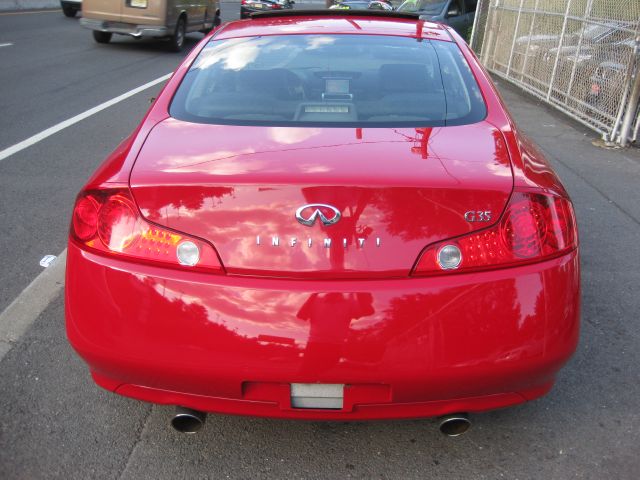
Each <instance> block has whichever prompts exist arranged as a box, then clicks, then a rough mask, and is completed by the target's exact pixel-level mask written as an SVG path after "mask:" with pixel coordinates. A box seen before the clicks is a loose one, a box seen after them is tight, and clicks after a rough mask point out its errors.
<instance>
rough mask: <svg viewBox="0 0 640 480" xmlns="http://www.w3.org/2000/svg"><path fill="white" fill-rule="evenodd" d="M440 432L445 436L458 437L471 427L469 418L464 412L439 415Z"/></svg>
mask: <svg viewBox="0 0 640 480" xmlns="http://www.w3.org/2000/svg"><path fill="white" fill-rule="evenodd" d="M438 426H439V428H440V432H441V433H442V434H443V435H446V436H447V437H458V436H460V435H462V434H463V433H465V432H466V431H467V430H469V428H471V420H469V415H467V414H466V413H453V414H451V415H445V416H443V417H440V423H439V425H438Z"/></svg>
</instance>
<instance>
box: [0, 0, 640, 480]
mask: <svg viewBox="0 0 640 480" xmlns="http://www.w3.org/2000/svg"><path fill="white" fill-rule="evenodd" d="M313 6H316V7H318V6H320V4H315V5H314V4H306V3H305V4H304V5H298V6H297V7H298V8H310V7H313ZM222 8H223V20H225V21H228V20H231V19H235V18H237V17H238V10H239V4H238V3H237V2H229V3H223V4H222ZM201 37H202V36H201V35H200V34H192V35H190V36H189V44H188V45H187V46H188V47H192V46H193V45H195V43H196V42H197V41H198V40H199V39H200V38H201ZM114 38H115V37H114ZM3 43H11V44H12V45H9V46H6V47H2V48H0V65H2V67H1V68H0V84H1V85H3V88H2V89H1V90H0V112H2V115H1V116H0V151H3V150H4V149H7V148H9V147H11V146H13V145H16V144H18V143H19V142H22V141H23V140H25V139H26V138H29V137H31V136H33V135H37V134H38V133H39V132H42V131H43V130H45V129H47V128H49V127H51V126H53V125H56V124H59V123H60V122H63V121H64V120H67V119H69V118H72V117H74V116H76V115H78V114H80V113H82V112H85V111H87V110H88V109H90V108H92V107H95V106H96V105H99V104H102V103H103V102H106V101H108V100H110V99H113V98H115V97H118V96H119V95H122V94H124V93H126V92H129V91H131V90H132V89H135V88H136V87H139V86H140V85H143V84H146V83H147V82H150V81H153V80H155V79H158V78H160V77H161V76H163V75H165V74H167V73H169V72H170V71H171V70H172V69H173V68H175V66H176V65H177V64H178V62H179V61H180V60H181V58H182V56H183V54H174V53H168V52H167V51H166V49H165V47H164V46H163V45H162V44H161V43H157V42H153V41H150V40H141V41H136V40H132V39H126V38H124V37H120V38H115V40H114V41H113V43H112V44H109V45H97V44H95V43H94V42H93V40H92V38H91V35H90V32H89V31H87V30H84V29H82V28H80V27H79V25H78V22H77V19H68V18H65V17H63V15H62V13H61V12H59V11H56V12H49V13H38V14H25V15H11V16H9V15H1V14H0V44H3ZM160 87H161V84H158V85H156V86H154V87H151V88H148V89H146V90H144V91H142V92H140V93H138V94H135V95H132V96H130V97H129V98H127V99H126V100H123V101H121V102H119V103H117V104H115V105H113V106H110V107H108V108H105V109H103V110H101V111H100V112H98V113H96V114H94V115H91V116H89V117H88V118H86V119H84V120H81V121H78V122H77V123H74V124H73V125H71V126H69V127H67V128H64V129H62V130H60V131H59V132H57V133H55V134H53V135H51V136H49V137H47V138H44V139H43V140H42V141H39V142H37V143H35V144H33V145H31V146H29V147H27V148H24V149H22V150H20V151H19V152H17V153H15V154H12V155H10V156H8V157H6V158H4V159H3V160H0V221H1V224H2V229H0V247H1V248H2V268H0V312H2V311H3V310H4V309H5V308H6V307H7V306H8V305H10V304H11V302H12V301H14V299H15V298H16V297H18V296H19V295H20V294H21V292H23V291H24V289H25V288H26V287H27V286H28V285H29V283H30V282H31V281H32V280H33V279H34V278H36V277H37V275H38V274H40V272H41V271H42V267H40V266H39V265H38V262H39V260H40V258H41V257H42V256H44V255H45V254H55V255H57V254H59V253H60V252H62V251H63V250H64V248H65V240H66V232H67V228H68V220H69V214H70V208H71V206H72V202H73V199H74V196H75V194H76V193H77V191H78V190H79V189H80V187H81V186H82V184H83V183H84V181H85V180H86V179H87V177H88V176H89V175H90V173H91V172H92V171H93V170H94V169H95V167H96V166H97V165H98V164H99V163H100V162H101V160H102V159H103V158H104V157H105V156H106V155H107V154H108V153H109V152H110V150H112V149H113V148H114V147H115V146H116V145H117V144H118V143H119V142H120V141H121V140H122V139H123V138H124V137H125V136H126V135H127V134H128V133H129V132H130V131H131V130H132V129H133V128H134V126H135V125H136V124H137V122H138V121H139V120H140V119H141V118H142V116H143V115H144V112H145V111H146V108H147V107H148V105H149V99H150V98H151V97H153V96H154V95H155V94H156V92H157V91H158V90H159V88H160ZM499 88H500V90H501V93H502V95H503V97H504V99H505V101H506V103H507V105H508V107H509V108H510V110H511V112H512V113H513V115H514V117H515V119H516V121H517V122H518V123H519V125H520V127H521V128H522V129H523V130H524V131H525V132H526V133H527V134H528V135H530V136H531V137H532V138H533V139H534V140H535V141H536V142H537V143H538V144H539V145H540V147H541V148H542V150H543V151H545V152H546V153H547V155H548V158H549V159H550V161H551V162H552V163H553V165H554V167H555V169H556V171H557V172H558V174H559V175H560V176H561V178H562V180H563V181H564V183H565V185H566V186H567V188H568V190H569V193H570V194H571V196H572V198H573V201H574V203H575V206H576V211H577V216H578V222H579V226H580V241H581V253H582V279H583V292H582V296H583V311H582V321H583V323H582V332H581V342H580V346H579V349H578V352H577V353H576V355H575V356H574V358H573V359H572V361H571V362H570V363H569V365H568V366H567V367H566V368H565V369H564V370H563V371H562V373H561V375H560V377H559V379H558V383H557V385H556V387H555V388H554V389H553V391H552V392H551V393H550V394H549V395H548V396H546V397H544V398H542V399H540V400H537V401H535V402H531V403H529V404H526V405H522V406H519V407H516V408H511V409H507V410H501V411H495V412H491V413H486V414H480V415H475V416H473V421H474V425H473V428H472V430H470V432H469V433H468V434H466V435H464V436H462V437H458V438H447V437H443V436H442V435H441V434H440V433H439V432H438V430H437V428H436V424H435V422H434V421H433V420H428V419H427V420H411V421H385V422H379V421H376V422H355V423H341V422H295V421H283V420H269V419H255V418H244V417H232V416H216V415H210V416H209V418H208V420H207V424H206V425H205V428H204V429H203V430H202V431H201V432H200V433H199V434H197V435H194V436H185V435H180V434H178V433H176V432H175V431H173V430H172V429H171V428H170V426H169V420H170V418H171V414H172V412H173V409H172V408H170V407H162V406H151V405H149V404H144V403H140V402H136V401H133V400H129V399H126V398H122V397H119V396H116V395H113V394H110V393H108V392H105V391H103V390H101V389H99V388H98V387H97V386H95V385H94V384H93V382H92V381H91V379H90V377H89V374H88V371H87V369H86V367H85V365H84V364H83V363H82V361H81V360H80V359H79V358H78V357H77V355H76V354H75V353H74V352H73V351H72V350H71V348H70V346H69V345H68V343H67V341H66V338H65V333H64V306H63V298H62V295H61V293H57V294H56V295H55V296H54V299H53V301H51V302H50V303H49V304H48V306H46V308H45V309H44V311H42V313H40V314H39V315H38V316H37V318H36V320H35V321H34V322H33V324H32V325H31V326H30V328H29V329H28V330H27V332H26V334H25V335H24V336H23V337H21V338H20V339H18V340H16V341H14V342H12V343H11V344H10V345H9V347H10V350H8V353H6V355H5V356H4V358H2V360H1V361H0V386H1V387H0V478H3V479H13V478H28V479H31V478H82V479H85V478H123V479H124V478H158V479H160V478H216V479H219V478H421V479H425V478H447V479H458V478H460V479H496V478H507V479H573V478H576V479H602V478H612V479H630V480H631V479H637V478H638V473H637V472H638V471H639V470H640V456H639V455H638V445H639V444H640V413H639V412H638V410H639V409H638V406H639V404H640V401H639V400H638V399H639V398H640V381H639V380H640V379H639V375H638V365H640V333H639V332H640V316H639V315H638V312H640V299H639V297H638V295H637V290H638V285H640V242H639V241H638V239H640V189H638V185H639V184H640V154H639V152H638V150H637V149H629V150H624V151H620V150H604V149H600V148H597V147H594V146H593V145H592V144H591V140H592V139H594V138H595V136H594V135H593V134H592V133H591V132H589V131H587V130H584V129H583V128H582V127H580V126H577V125H575V124H573V123H571V122H570V121H568V120H567V119H566V118H565V117H563V116H561V115H560V114H557V113H554V112H551V111H550V110H548V109H547V108H545V107H544V106H542V105H540V104H539V103H538V102H536V101H535V100H533V99H531V98H530V97H527V96H525V95H523V94H521V93H520V92H518V91H517V90H515V89H514V88H512V87H509V86H508V85H506V84H504V83H502V82H500V83H499Z"/></svg>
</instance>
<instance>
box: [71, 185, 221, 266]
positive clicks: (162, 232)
mask: <svg viewBox="0 0 640 480" xmlns="http://www.w3.org/2000/svg"><path fill="white" fill-rule="evenodd" d="M71 236H72V238H74V239H75V240H76V241H77V242H79V243H81V244H82V245H83V246H84V247H85V248H87V249H90V250H94V251H97V252H101V253H106V254H109V255H113V256H118V257H128V258H131V259H135V260H139V261H143V262H147V263H157V264H162V265H166V266H174V267H177V268H189V269H192V270H193V269H195V270H206V271H212V270H213V271H218V272H221V271H222V265H221V264H220V261H219V259H218V255H217V254H216V252H215V250H214V249H213V247H212V246H211V245H209V244H208V243H207V242H205V241H202V240H200V239H198V238H194V237H191V236H189V235H185V234H183V233H179V232H175V231H173V230H169V229H166V228H163V227H159V226H156V225H153V224H151V223H149V222H147V221H146V220H145V219H144V218H142V215H140V212H139V211H138V208H137V207H136V205H135V203H134V202H133V200H132V198H131V196H130V194H129V191H128V189H126V188H114V189H104V190H89V191H85V192H82V193H81V194H80V195H79V196H78V199H77V200H76V204H75V207H74V209H73V219H72V222H71Z"/></svg>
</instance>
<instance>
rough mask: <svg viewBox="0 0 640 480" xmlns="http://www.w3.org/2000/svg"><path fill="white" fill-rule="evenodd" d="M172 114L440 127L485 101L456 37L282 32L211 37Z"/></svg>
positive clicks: (466, 118)
mask: <svg viewBox="0 0 640 480" xmlns="http://www.w3.org/2000/svg"><path fill="white" fill-rule="evenodd" d="M170 113H171V115H172V116H173V117H175V118H178V119H182V120H187V121H191V122H200V123H218V124H232V125H268V126H288V125H301V124H304V125H309V126H442V125H450V124H456V125H458V124H464V123H472V122H477V121H480V120H482V119H483V118H484V116H485V115H486V108H485V105H484V101H483V99H482V95H481V94H480V91H479V88H478V85H477V83H476V82H475V79H474V77H473V75H472V73H471V70H470V68H469V65H468V64H467V62H466V60H465V59H464V57H463V56H462V53H461V52H460V50H459V48H458V46H457V45H455V44H454V43H451V42H440V41H434V42H432V41H428V40H423V41H417V40H416V39H411V38H407V37H399V36H397V37H396V36H382V35H282V36H264V37H246V38H235V39H229V40H219V41H216V40H213V41H211V42H210V43H209V45H207V47H205V48H204V49H203V50H202V52H201V53H200V54H199V56H198V57H197V58H196V60H195V61H194V63H193V65H192V66H191V68H190V69H189V72H187V74H186V76H185V78H184V80H183V82H182V84H181V85H180V87H179V88H178V90H177V92H176V95H175V96H174V99H173V102H172V104H171V108H170Z"/></svg>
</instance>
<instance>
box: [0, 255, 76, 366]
mask: <svg viewBox="0 0 640 480" xmlns="http://www.w3.org/2000/svg"><path fill="white" fill-rule="evenodd" d="M66 261H67V249H66V248H65V249H64V250H63V251H62V253H60V255H58V258H56V260H55V261H54V262H53V263H52V264H51V266H50V267H48V268H46V269H44V270H43V271H42V272H41V273H40V274H39V275H38V276H37V277H36V278H35V279H34V280H33V282H31V283H30V284H29V286H28V287H27V288H25V289H24V290H23V291H22V293H20V295H18V296H17V297H16V298H15V299H14V300H13V302H11V304H10V305H9V306H8V307H7V308H5V309H4V311H3V312H2V313H0V361H1V360H2V359H3V358H4V356H5V355H6V354H7V353H9V351H10V350H11V349H12V348H13V346H14V345H15V343H16V342H17V341H18V340H19V339H20V337H22V335H24V333H25V332H26V331H27V329H28V328H29V327H30V326H31V324H32V323H33V322H34V321H35V320H36V318H38V317H39V316H40V314H41V313H42V312H43V311H44V309H45V308H47V306H48V305H49V304H50V303H51V301H52V300H53V299H54V298H55V297H56V295H58V293H59V292H60V290H61V289H62V287H63V286H64V270H65V263H66Z"/></svg>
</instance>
